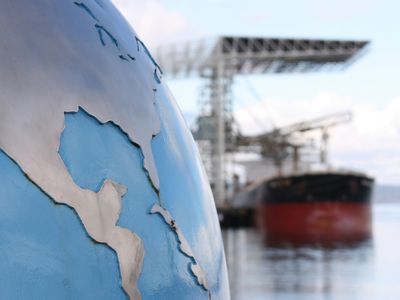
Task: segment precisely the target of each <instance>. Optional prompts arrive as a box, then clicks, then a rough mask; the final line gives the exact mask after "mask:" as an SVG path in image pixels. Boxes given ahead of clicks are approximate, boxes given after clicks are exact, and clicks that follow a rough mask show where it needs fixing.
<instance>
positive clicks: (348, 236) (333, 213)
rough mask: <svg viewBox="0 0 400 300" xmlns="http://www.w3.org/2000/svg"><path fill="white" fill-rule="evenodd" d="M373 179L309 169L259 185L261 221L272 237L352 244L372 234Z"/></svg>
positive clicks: (286, 240) (284, 240)
mask: <svg viewBox="0 0 400 300" xmlns="http://www.w3.org/2000/svg"><path fill="white" fill-rule="evenodd" d="M372 187H373V179H371V178H369V177H366V176H363V175H359V174H353V173H339V172H325V173H306V174H302V175H292V176H286V177H278V178H274V179H270V180H268V181H265V182H264V183H262V184H261V185H259V186H258V187H257V188H256V189H255V190H254V191H253V195H254V196H256V197H258V199H259V201H257V202H258V208H257V210H256V217H257V219H256V220H257V223H258V225H259V227H260V228H261V230H262V232H263V233H264V234H265V237H266V241H267V242H268V243H290V244H318V243H320V244H324V245H330V244H350V243H359V242H362V241H366V240H369V239H370V238H371V236H372V230H371V227H372V216H371V201H370V200H371V191H372Z"/></svg>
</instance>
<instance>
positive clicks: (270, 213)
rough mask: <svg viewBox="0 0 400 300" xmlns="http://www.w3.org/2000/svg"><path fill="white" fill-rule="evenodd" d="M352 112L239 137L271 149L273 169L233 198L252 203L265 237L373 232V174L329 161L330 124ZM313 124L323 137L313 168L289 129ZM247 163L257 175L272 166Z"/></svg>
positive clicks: (323, 237)
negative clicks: (347, 168)
mask: <svg viewBox="0 0 400 300" xmlns="http://www.w3.org/2000/svg"><path fill="white" fill-rule="evenodd" d="M351 118H352V115H351V113H349V112H346V113H337V114H333V115H329V116H325V117H322V118H318V119H315V120H311V121H306V122H300V123H296V124H293V125H290V126H287V127H283V128H279V129H275V130H274V131H272V132H269V133H266V134H263V135H261V136H257V137H252V138H251V139H250V138H247V139H242V141H244V142H246V143H249V144H250V143H252V144H255V143H256V142H257V143H258V144H259V145H260V147H261V149H263V153H264V158H265V157H266V156H268V154H270V157H272V159H273V161H274V165H275V167H276V173H275V175H272V176H271V175H270V176H268V177H267V178H268V179H265V180H259V179H258V180H254V179H253V184H251V185H248V186H246V187H245V188H244V189H242V190H241V191H240V192H239V193H237V194H236V195H235V196H234V197H233V199H232V203H233V205H235V206H236V207H242V206H247V207H252V208H254V216H255V222H256V224H257V226H258V227H259V228H260V229H261V231H262V232H263V233H264V236H265V238H266V241H267V242H268V243H272V244H276V243H278V244H282V243H290V244H316V243H321V244H324V245H329V244H341V243H343V244H350V243H359V242H363V241H367V240H369V239H370V238H371V236H372V230H371V227H372V217H371V194H372V189H373V185H374V180H373V178H371V177H369V176H368V175H366V174H364V173H360V172H355V171H349V170H342V169H335V168H332V167H331V166H330V165H329V164H328V162H327V148H328V147H327V141H328V129H330V128H331V127H333V126H336V125H338V124H341V123H345V122H349V121H350V120H351ZM315 130H320V131H321V133H322V134H321V135H320V136H321V138H322V140H321V142H320V147H319V148H318V149H317V156H316V157H318V162H316V163H314V168H311V167H310V166H305V164H304V161H303V160H302V159H301V157H302V153H301V151H300V150H302V151H303V152H305V150H306V149H307V148H306V144H304V143H298V142H297V143H296V142H294V141H293V135H294V134H295V133H296V134H298V133H302V134H304V133H305V132H309V131H315ZM297 137H298V135H297ZM271 154H272V155H271ZM285 155H286V157H285ZM250 166H251V167H250ZM246 169H247V171H249V172H250V173H251V172H253V173H257V174H258V176H260V174H263V173H264V174H265V175H267V173H268V171H270V170H271V169H272V168H271V167H267V166H266V165H263V164H262V161H260V162H255V163H253V164H252V165H248V166H247V167H246ZM257 169H258V170H257ZM276 174H278V175H276ZM254 182H255V183H254Z"/></svg>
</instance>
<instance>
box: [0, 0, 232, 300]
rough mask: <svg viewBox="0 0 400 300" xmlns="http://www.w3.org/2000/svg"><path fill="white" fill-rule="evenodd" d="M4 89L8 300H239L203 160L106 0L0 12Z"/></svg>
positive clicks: (1, 184) (3, 278)
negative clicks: (234, 298) (232, 294)
mask: <svg viewBox="0 0 400 300" xmlns="http://www.w3.org/2000/svg"><path fill="white" fill-rule="evenodd" d="M138 9H140V7H138ZM150 17H151V16H149V18H150ZM0 90H1V92H0V255H1V257H2V259H1V261H0V270H1V272H0V298H1V299H131V300H132V299H135V300H136V299H229V288H228V280H227V272H226V263H225V257H224V251H223V245H222V240H221V232H220V228H219V224H218V218H217V214H216V209H215V205H214V201H213V198H212V194H211V191H210V187H209V184H208V182H207V178H206V176H205V173H204V170H203V167H202V165H201V162H200V159H199V155H198V152H197V148H196V146H195V143H194V141H193V139H192V136H191V134H190V131H189V130H188V129H187V126H186V124H185V121H184V119H183V117H182V115H181V113H180V111H179V109H178V107H177V104H176V102H175V100H174V98H173V96H172V95H171V93H170V91H169V90H168V87H167V86H166V84H165V79H164V77H163V72H162V68H161V67H160V66H159V65H158V64H157V62H156V61H155V60H154V58H153V57H152V55H151V53H150V51H149V50H148V49H147V48H146V46H145V44H144V43H143V42H142V41H141V39H140V38H139V37H138V35H137V34H136V32H135V31H134V30H133V29H131V27H130V26H129V25H128V24H127V22H126V21H125V20H124V19H123V17H122V16H121V15H120V13H119V12H118V11H117V10H116V8H115V7H114V6H113V5H112V3H111V2H110V1H106V0H85V1H83V0H82V1H73V0H58V1H53V0H36V1H30V0H4V1H1V2H0Z"/></svg>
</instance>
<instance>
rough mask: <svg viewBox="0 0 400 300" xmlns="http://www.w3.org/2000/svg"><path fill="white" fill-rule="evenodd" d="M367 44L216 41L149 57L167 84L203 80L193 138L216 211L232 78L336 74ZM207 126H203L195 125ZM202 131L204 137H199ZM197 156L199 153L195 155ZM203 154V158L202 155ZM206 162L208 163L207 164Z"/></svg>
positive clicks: (221, 199) (229, 139)
mask: <svg viewBox="0 0 400 300" xmlns="http://www.w3.org/2000/svg"><path fill="white" fill-rule="evenodd" d="M368 43H369V42H368V41H352V40H321V39H278V38H258V37H232V36H222V37H219V38H216V39H207V40H201V41H194V42H188V43H185V44H179V45H169V46H168V45H167V46H162V47H160V48H158V49H156V51H155V57H156V59H157V61H158V62H159V65H160V66H161V68H162V69H163V72H164V73H165V74H167V75H169V76H171V77H173V78H177V77H181V78H182V77H190V76H199V77H202V78H204V79H206V82H207V84H206V87H205V91H203V94H205V95H209V101H207V107H209V109H207V110H203V115H202V116H200V118H199V119H198V120H199V124H198V129H197V132H195V134H194V135H195V138H196V139H197V140H198V141H199V142H200V144H202V142H203V144H204V141H206V144H207V145H208V147H209V148H211V149H208V150H207V151H203V152H206V153H208V155H203V160H205V165H206V166H207V165H209V166H211V169H209V170H207V171H208V175H209V176H210V179H211V182H212V186H213V192H214V198H215V200H216V204H217V206H222V205H223V204H224V201H225V200H226V188H225V179H226V178H225V174H224V173H225V170H226V163H225V161H226V155H225V154H226V148H227V147H228V148H230V147H231V145H229V143H231V142H232V141H233V140H234V139H233V137H232V130H230V129H231V128H232V126H233V124H232V120H233V117H232V112H231V109H230V107H231V106H232V98H231V97H228V95H229V91H230V90H231V85H232V82H233V79H234V77H235V76H236V75H246V74H247V75H249V74H266V73H289V72H290V73H294V72H297V73H302V72H314V71H320V70H326V69H342V68H343V67H345V66H347V65H348V64H349V63H351V62H352V61H353V60H354V59H355V58H356V57H357V55H358V54H359V53H360V50H362V49H363V48H365V46H367V45H368ZM204 120H208V121H207V123H208V126H202V125H204V124H200V123H201V122H204ZM204 128H208V131H210V132H208V133H207V132H201V130H204ZM200 150H201V149H200ZM202 154H204V153H202ZM210 162H211V163H210Z"/></svg>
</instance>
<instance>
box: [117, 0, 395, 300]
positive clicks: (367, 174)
mask: <svg viewBox="0 0 400 300" xmlns="http://www.w3.org/2000/svg"><path fill="white" fill-rule="evenodd" d="M113 2H114V3H115V5H116V6H117V7H118V8H119V9H120V10H121V12H122V13H123V15H124V16H125V17H126V19H127V20H128V21H129V22H130V23H131V24H132V26H133V27H134V28H135V30H136V31H137V33H138V34H139V36H140V37H141V39H142V40H143V41H144V42H145V43H146V45H147V46H148V48H149V49H150V51H151V52H152V53H153V55H154V56H155V57H156V59H157V61H158V62H159V64H160V65H161V68H162V69H163V71H164V74H163V76H164V77H165V78H166V79H167V82H168V84H169V87H170V89H171V90H172V93H173V94H174V96H175V97H176V100H177V102H178V104H179V106H180V107H181V109H182V112H183V115H184V117H185V119H186V121H187V123H188V126H189V127H190V128H191V130H192V132H193V134H194V137H195V138H196V140H197V142H198V145H199V151H200V154H201V155H202V159H203V162H204V164H205V168H206V171H207V173H208V176H209V178H210V181H211V185H212V188H213V193H214V197H215V199H216V205H217V208H218V211H219V217H220V221H221V225H222V226H223V238H224V243H225V250H226V256H227V262H228V269H229V275H230V283H231V296H232V299H399V298H400V285H399V284H398V278H400V241H399V239H398V236H399V234H398V230H399V229H400V205H399V204H400V202H399V200H400V155H399V153H400V118H399V115H400V89H399V84H398V78H400V68H399V67H400V58H399V55H398V53H399V50H400V35H399V28H400V18H399V17H398V12H399V11H400V2H399V1H395V0H379V1H378V0H365V1H361V0H347V1H345V0H337V1H317V0H308V1H307V0H300V1H269V0H263V1H261V0H259V1H255V0H250V1H245V2H243V1H227V0H204V1H199V2H193V1H190V2H189V1H182V0H170V1H167V0H164V1H162V0H147V1H137V0H113Z"/></svg>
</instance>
